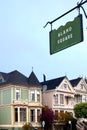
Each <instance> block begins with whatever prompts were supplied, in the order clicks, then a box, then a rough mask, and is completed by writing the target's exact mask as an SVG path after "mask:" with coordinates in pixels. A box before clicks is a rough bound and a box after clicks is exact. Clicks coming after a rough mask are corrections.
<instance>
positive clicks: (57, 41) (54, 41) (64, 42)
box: [49, 14, 83, 54]
mask: <svg viewBox="0 0 87 130" xmlns="http://www.w3.org/2000/svg"><path fill="white" fill-rule="evenodd" d="M49 36H50V54H54V53H56V52H59V51H61V50H63V49H65V48H68V47H70V46H73V45H75V44H77V43H79V42H81V41H83V23H82V15H81V14H80V15H79V16H77V17H76V18H75V19H74V20H73V21H70V22H67V23H66V24H65V26H60V27H59V28H58V29H57V30H56V29H54V30H51V31H50V33H49Z"/></svg>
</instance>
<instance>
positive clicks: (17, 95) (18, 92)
mask: <svg viewBox="0 0 87 130" xmlns="http://www.w3.org/2000/svg"><path fill="white" fill-rule="evenodd" d="M19 99H20V89H16V100H19Z"/></svg>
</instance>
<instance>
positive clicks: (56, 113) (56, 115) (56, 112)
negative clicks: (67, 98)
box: [55, 110, 58, 120]
mask: <svg viewBox="0 0 87 130" xmlns="http://www.w3.org/2000/svg"><path fill="white" fill-rule="evenodd" d="M55 117H56V120H58V110H55Z"/></svg>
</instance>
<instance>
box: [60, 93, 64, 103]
mask: <svg viewBox="0 0 87 130" xmlns="http://www.w3.org/2000/svg"><path fill="white" fill-rule="evenodd" d="M60 104H64V95H63V94H60Z"/></svg>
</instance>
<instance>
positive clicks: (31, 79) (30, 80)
mask: <svg viewBox="0 0 87 130" xmlns="http://www.w3.org/2000/svg"><path fill="white" fill-rule="evenodd" d="M28 83H29V85H31V86H41V85H40V82H39V80H38V79H37V77H36V75H35V74H34V72H33V71H32V72H31V74H30V76H29V78H28Z"/></svg>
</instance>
